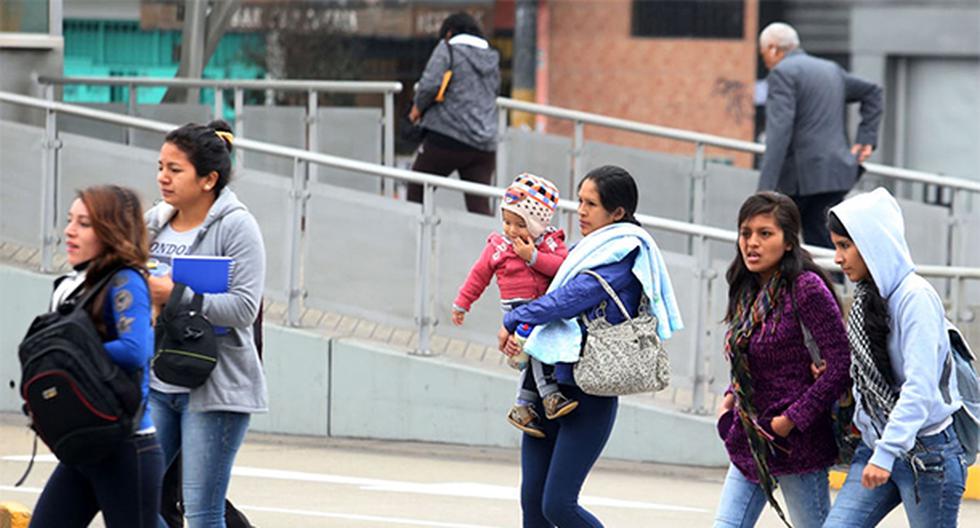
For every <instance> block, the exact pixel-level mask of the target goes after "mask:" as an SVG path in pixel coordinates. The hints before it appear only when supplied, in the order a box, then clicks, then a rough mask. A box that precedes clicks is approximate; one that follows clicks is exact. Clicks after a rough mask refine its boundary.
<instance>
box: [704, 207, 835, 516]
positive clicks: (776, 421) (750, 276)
mask: <svg viewBox="0 0 980 528" xmlns="http://www.w3.org/2000/svg"><path fill="white" fill-rule="evenodd" d="M738 231H739V235H738V254H737V255H736V256H735V259H734V260H733V261H732V264H731V266H730V267H729V268H728V273H727V276H726V278H727V279H728V285H729V286H728V310H727V313H726V316H725V320H726V321H727V322H728V325H729V327H728V333H727V335H726V343H725V353H726V356H727V357H728V359H729V361H730V362H731V365H732V385H731V388H730V389H729V391H727V393H726V394H725V399H724V401H723V402H722V404H721V408H720V409H719V419H718V431H719V434H720V435H721V437H722V439H723V440H724V442H725V448H726V449H727V450H728V455H729V458H730V459H731V465H730V466H729V469H728V475H727V476H726V478H725V484H724V488H723V490H722V494H721V501H720V504H719V506H718V512H717V514H716V516H715V524H714V525H715V527H751V526H754V525H755V523H756V521H757V520H758V518H759V515H760V514H761V513H762V508H763V507H764V506H765V504H766V502H767V501H768V502H769V503H770V504H771V505H772V506H773V508H774V509H776V511H777V513H778V514H779V516H780V517H782V518H783V520H784V521H785V516H784V515H783V512H782V509H781V508H780V507H779V505H778V503H777V502H776V501H775V499H774V498H773V494H772V492H773V490H774V489H775V488H776V487H777V486H782V490H783V496H784V497H785V498H786V503H787V507H788V510H789V517H790V518H791V519H792V520H793V526H795V527H796V528H808V527H819V526H820V525H821V524H823V521H824V518H825V517H826V516H827V512H828V511H829V510H830V492H829V489H828V482H827V468H828V467H829V466H831V465H832V464H833V462H834V459H835V458H836V457H837V446H836V443H835V442H834V436H833V432H832V430H831V418H830V410H831V406H832V405H833V403H834V401H835V400H836V399H837V398H838V397H839V396H840V395H841V394H842V393H844V392H845V391H846V390H847V388H848V384H849V382H850V379H849V377H848V369H849V368H850V353H849V351H848V345H847V335H846V333H845V330H844V325H843V322H842V320H841V312H840V308H839V302H838V300H837V297H836V295H835V294H834V293H833V287H832V286H831V284H830V281H829V279H828V278H827V275H826V274H825V273H824V272H823V271H822V270H821V269H820V268H819V267H817V265H816V264H815V263H814V262H813V260H812V258H811V257H810V254H809V253H807V251H806V250H805V249H803V248H802V247H801V245H800V237H799V233H800V212H799V210H798V209H797V208H796V205H795V204H794V203H793V201H792V200H791V199H789V198H788V197H786V196H784V195H782V194H778V193H774V192H760V193H758V194H755V195H753V196H751V197H749V198H748V199H747V200H746V201H745V202H744V203H743V204H742V207H741V210H740V211H739V215H738ZM801 322H802V323H803V324H805V325H806V328H807V329H808V330H809V331H810V333H811V334H812V335H813V338H814V340H815V341H816V344H817V345H818V346H819V348H820V353H821V356H822V358H823V359H824V360H825V367H826V370H825V371H824V372H823V374H822V375H820V376H816V374H817V371H818V366H816V365H813V363H812V360H811V356H810V353H809V351H808V350H807V347H806V345H805V344H804V341H803V331H802V327H801V326H800V325H801ZM787 524H788V523H787Z"/></svg>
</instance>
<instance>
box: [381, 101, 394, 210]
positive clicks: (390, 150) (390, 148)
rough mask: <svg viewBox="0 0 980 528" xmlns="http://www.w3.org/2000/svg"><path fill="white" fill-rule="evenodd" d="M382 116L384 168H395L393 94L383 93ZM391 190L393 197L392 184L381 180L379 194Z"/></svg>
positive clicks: (386, 180) (384, 179) (389, 181)
mask: <svg viewBox="0 0 980 528" xmlns="http://www.w3.org/2000/svg"><path fill="white" fill-rule="evenodd" d="M383 112H384V114H383V115H382V116H381V120H382V121H381V132H382V134H383V144H382V148H383V154H382V157H383V161H384V165H385V166H386V167H394V166H395V94H394V93H392V92H388V91H386V92H385V93H384V110H383ZM389 188H391V194H392V195H394V182H393V181H391V180H390V179H388V178H381V194H385V193H386V192H387V191H388V189H389Z"/></svg>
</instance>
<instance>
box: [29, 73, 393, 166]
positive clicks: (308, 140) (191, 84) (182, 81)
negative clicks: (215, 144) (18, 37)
mask: <svg viewBox="0 0 980 528" xmlns="http://www.w3.org/2000/svg"><path fill="white" fill-rule="evenodd" d="M38 83H40V85H41V86H42V87H43V90H44V97H45V99H47V100H48V101H52V102H53V101H54V100H55V93H54V87H55V86H58V85H61V86H63V85H88V86H124V87H126V88H127V89H128V91H127V94H128V95H127V96H128V99H127V113H128V115H130V116H135V115H136V104H137V101H138V98H137V90H138V89H139V88H140V87H141V86H155V87H159V86H164V87H168V88H169V87H174V88H211V89H213V90H214V105H213V106H214V115H215V117H216V118H220V117H221V116H223V115H224V107H225V103H224V92H223V90H232V91H233V92H234V104H233V108H234V111H235V125H234V126H235V131H234V132H235V135H236V136H244V135H245V134H246V128H245V123H246V119H245V112H244V110H245V91H246V90H273V91H282V92H306V93H307V102H306V116H305V121H304V123H305V134H304V137H305V145H306V150H310V151H313V152H316V151H317V150H319V147H318V141H319V134H318V118H317V110H318V109H319V102H318V100H317V94H319V93H343V94H377V95H381V96H382V97H383V99H384V102H383V105H382V114H381V129H382V130H381V132H382V156H381V159H382V162H383V163H384V164H385V165H387V166H389V167H392V166H394V165H395V94H397V93H401V91H402V83H400V82H375V81H317V80H281V81H274V80H253V79H245V80H241V79H188V78H169V79H162V78H152V77H54V76H40V77H38ZM132 138H133V127H131V128H129V129H127V131H126V137H125V142H126V144H127V145H129V144H131V143H132ZM235 167H236V168H237V169H239V170H241V169H243V168H244V167H245V157H244V153H241V152H238V153H236V154H235ZM313 176H315V174H314V175H313Z"/></svg>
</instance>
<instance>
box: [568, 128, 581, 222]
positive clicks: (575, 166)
mask: <svg viewBox="0 0 980 528" xmlns="http://www.w3.org/2000/svg"><path fill="white" fill-rule="evenodd" d="M584 150H585V123H583V122H581V121H575V133H574V134H573V135H572V172H571V174H570V175H569V181H568V193H569V196H567V197H566V198H568V199H574V198H573V196H572V195H573V193H574V192H575V188H576V185H578V182H579V180H581V179H582V178H583V177H585V166H584V164H583V163H582V152H583V151H584ZM575 217H576V212H575V211H569V212H568V213H567V214H566V215H565V218H566V221H567V222H568V225H567V226H566V229H565V233H567V234H569V235H570V234H571V233H574V232H575Z"/></svg>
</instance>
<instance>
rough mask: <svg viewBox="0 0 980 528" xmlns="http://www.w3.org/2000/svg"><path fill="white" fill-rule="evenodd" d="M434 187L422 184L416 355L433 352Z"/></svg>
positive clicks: (437, 222) (416, 296) (417, 269)
mask: <svg viewBox="0 0 980 528" xmlns="http://www.w3.org/2000/svg"><path fill="white" fill-rule="evenodd" d="M435 198H436V196H435V188H434V187H433V186H432V185H430V184H428V183H424V184H422V217H421V218H420V219H419V246H418V247H419V251H418V262H417V268H416V276H417V277H418V282H417V283H416V284H415V324H417V325H418V329H419V346H418V349H416V350H415V352H414V354H416V355H419V356H430V355H432V349H431V346H430V343H431V341H432V332H433V330H434V328H435V325H436V321H435V317H433V314H432V295H431V288H432V284H433V283H434V281H432V263H433V260H434V258H433V251H434V249H435V236H436V226H437V225H439V219H438V218H437V217H436V201H435Z"/></svg>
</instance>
